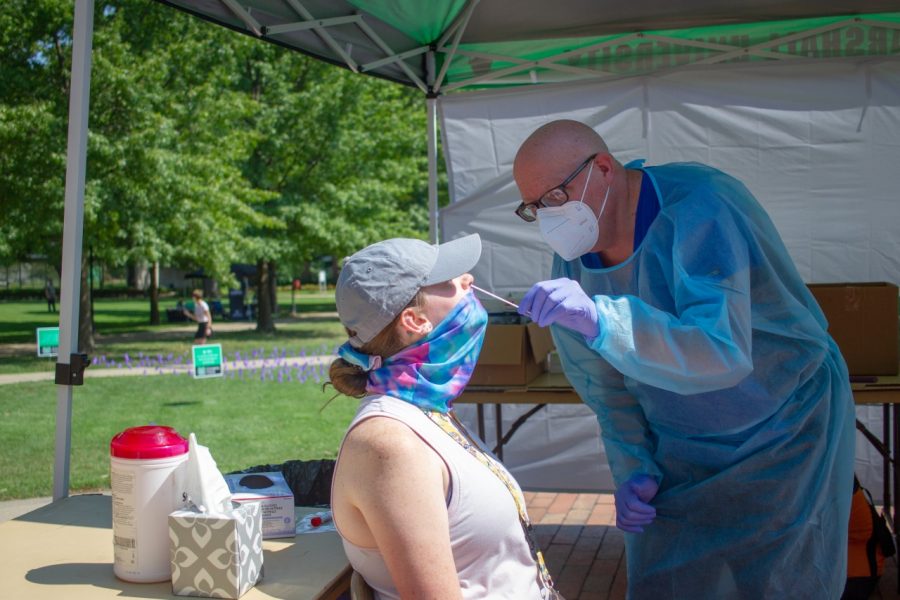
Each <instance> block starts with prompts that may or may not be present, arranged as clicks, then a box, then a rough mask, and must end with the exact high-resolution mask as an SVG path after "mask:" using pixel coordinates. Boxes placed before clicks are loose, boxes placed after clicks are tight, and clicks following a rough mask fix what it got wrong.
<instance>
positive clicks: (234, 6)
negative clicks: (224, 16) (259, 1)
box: [219, 0, 262, 37]
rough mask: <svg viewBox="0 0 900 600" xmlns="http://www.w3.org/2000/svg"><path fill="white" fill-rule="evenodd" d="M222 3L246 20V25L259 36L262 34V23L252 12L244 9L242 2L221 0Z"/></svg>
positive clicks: (238, 16) (239, 17)
mask: <svg viewBox="0 0 900 600" xmlns="http://www.w3.org/2000/svg"><path fill="white" fill-rule="evenodd" d="M219 1H220V2H221V3H222V4H224V5H225V6H226V7H228V10H230V11H231V12H232V13H234V16H236V17H237V18H238V19H240V20H241V21H243V22H244V25H246V26H247V27H249V28H250V30H251V31H252V32H253V33H254V34H255V35H256V36H257V37H259V36H261V35H262V24H261V23H260V22H259V21H257V20H256V19H255V18H253V16H252V15H251V14H250V11H248V10H244V7H242V6H241V5H240V4H238V3H237V0H219Z"/></svg>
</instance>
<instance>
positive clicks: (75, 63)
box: [53, 0, 94, 501]
mask: <svg viewBox="0 0 900 600" xmlns="http://www.w3.org/2000/svg"><path fill="white" fill-rule="evenodd" d="M93 35H94V0H76V1H75V25H74V28H73V30H72V80H71V84H70V87H69V89H70V92H69V141H68V148H67V150H66V155H67V159H66V195H65V211H64V215H63V244H62V270H61V275H60V285H59V287H60V296H59V350H58V357H57V361H56V362H57V371H58V370H59V365H60V364H69V362H70V361H71V360H72V358H71V357H72V355H73V354H75V353H77V352H78V318H79V308H80V306H79V305H80V302H79V300H80V298H81V238H82V227H83V225H84V180H85V167H86V164H87V133H88V103H89V100H90V90H91V40H92V38H93ZM56 390H57V396H56V398H57V399H56V446H55V448H56V449H55V456H54V461H53V500H54V501H56V500H60V499H62V498H65V497H66V496H68V495H69V454H70V449H71V445H72V385H71V382H69V384H68V385H58V386H57V388H56Z"/></svg>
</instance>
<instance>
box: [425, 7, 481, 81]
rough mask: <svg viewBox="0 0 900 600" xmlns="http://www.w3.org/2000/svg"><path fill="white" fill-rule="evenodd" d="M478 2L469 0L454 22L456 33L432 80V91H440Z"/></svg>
mask: <svg viewBox="0 0 900 600" xmlns="http://www.w3.org/2000/svg"><path fill="white" fill-rule="evenodd" d="M478 2H479V0H469V4H468V6H466V8H465V9H464V11H463V13H462V19H458V20H457V23H458V24H455V27H456V33H454V34H453V44H452V45H451V46H450V52H448V53H446V54H447V56H446V58H445V59H444V63H443V64H442V65H441V70H440V72H439V73H438V76H437V79H435V81H434V86H433V88H432V93H434V94H437V93H439V92H440V91H441V85H442V84H443V83H444V77H445V76H446V75H447V69H449V68H450V63H451V62H453V57H454V56H455V55H456V50H457V48H459V41H460V40H461V39H462V36H463V33H465V31H466V26H467V25H468V24H469V19H471V18H472V13H473V12H475V7H476V6H478ZM442 39H443V38H442Z"/></svg>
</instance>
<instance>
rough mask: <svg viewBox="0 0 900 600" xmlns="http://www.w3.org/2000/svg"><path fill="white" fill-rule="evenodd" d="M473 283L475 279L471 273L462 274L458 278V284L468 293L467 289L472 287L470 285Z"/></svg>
mask: <svg viewBox="0 0 900 600" xmlns="http://www.w3.org/2000/svg"><path fill="white" fill-rule="evenodd" d="M473 283H475V278H474V277H473V276H472V274H471V273H463V274H462V275H461V276H460V278H459V284H460V285H461V286H462V288H463V289H464V290H465V291H467V292H468V291H469V288H471V287H472V284H473Z"/></svg>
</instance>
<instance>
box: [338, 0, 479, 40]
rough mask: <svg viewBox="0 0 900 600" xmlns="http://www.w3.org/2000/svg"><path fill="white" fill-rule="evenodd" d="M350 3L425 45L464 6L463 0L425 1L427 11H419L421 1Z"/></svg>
mask: <svg viewBox="0 0 900 600" xmlns="http://www.w3.org/2000/svg"><path fill="white" fill-rule="evenodd" d="M349 2H350V4H352V5H353V6H356V7H357V8H359V9H360V10H362V11H364V12H366V13H368V14H370V15H372V16H374V17H377V18H379V19H381V20H382V21H384V22H385V23H388V24H389V25H391V26H393V27H395V28H396V29H399V30H400V31H402V32H404V33H405V34H407V35H408V36H409V37H411V38H412V39H414V40H415V41H416V42H418V43H419V44H424V45H427V44H430V43H432V42H434V41H435V40H437V39H439V38H440V37H441V36H442V35H443V33H444V32H445V31H446V30H447V29H448V28H449V27H450V25H451V24H452V23H453V20H454V19H456V17H457V16H458V15H459V13H460V11H462V9H463V7H464V6H465V5H466V0H428V10H422V2H421V0H395V1H394V2H383V1H380V0H349Z"/></svg>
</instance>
